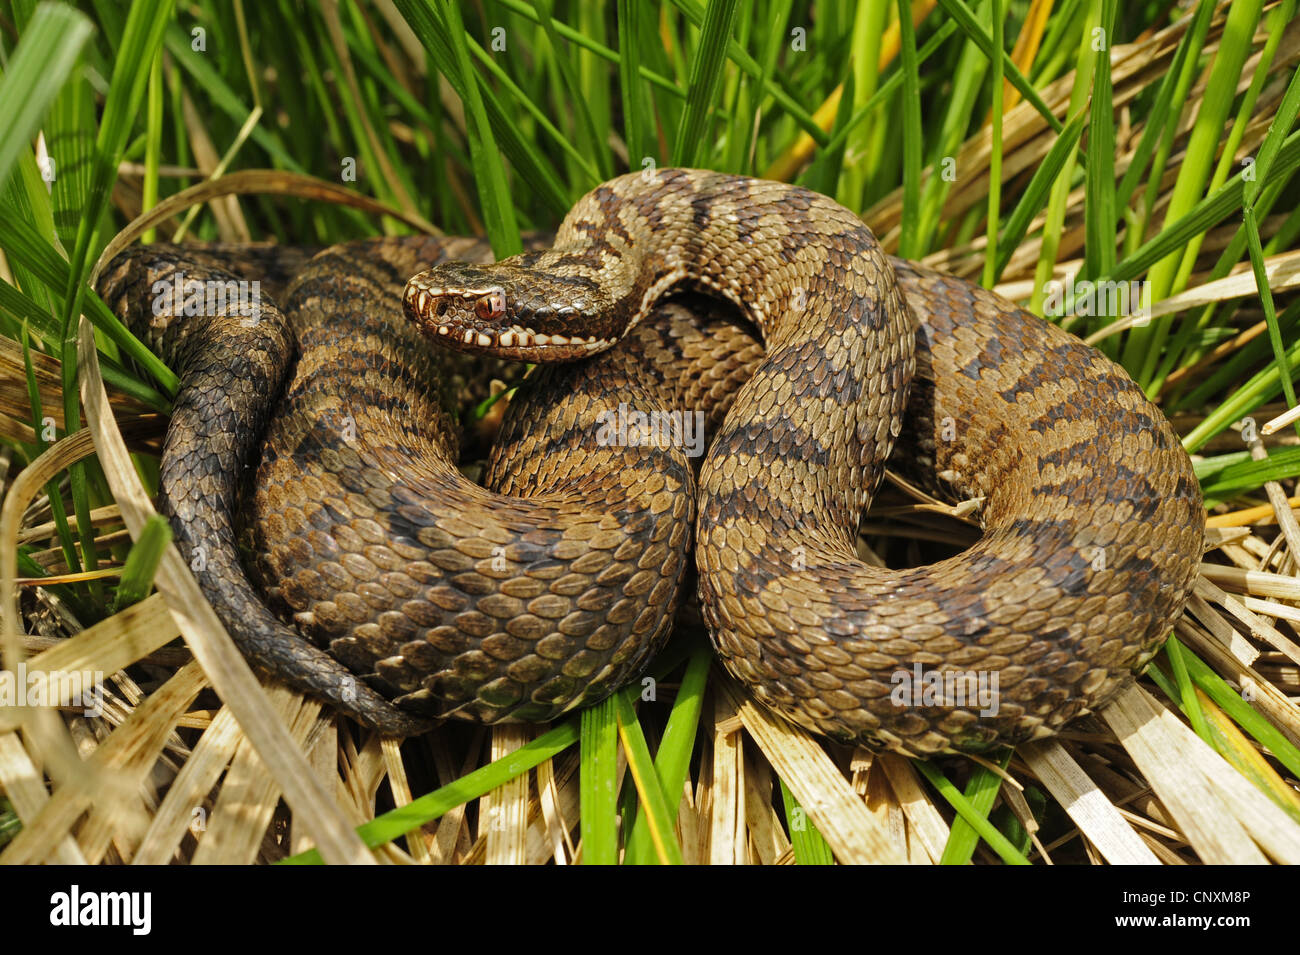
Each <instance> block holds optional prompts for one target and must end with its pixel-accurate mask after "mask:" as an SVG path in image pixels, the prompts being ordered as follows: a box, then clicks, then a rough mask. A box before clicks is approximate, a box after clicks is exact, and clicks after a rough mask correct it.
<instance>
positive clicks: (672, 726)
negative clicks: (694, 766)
mask: <svg viewBox="0 0 1300 955" xmlns="http://www.w3.org/2000/svg"><path fill="white" fill-rule="evenodd" d="M712 660H713V654H712V652H711V651H710V649H709V648H708V647H700V648H698V649H697V650H696V651H695V652H694V653H692V654H691V658H690V661H689V662H688V663H687V665H686V672H685V674H684V675H683V676H682V682H681V686H680V687H679V688H678V690H677V698H676V699H675V700H673V708H672V711H671V712H670V713H669V714H668V723H667V725H666V726H665V727H664V735H663V739H662V740H660V741H659V751H658V752H657V753H656V754H655V773H656V774H657V775H658V777H659V785H660V787H661V788H662V790H663V792H664V794H665V795H666V796H667V799H668V807H669V809H670V810H671V818H673V819H675V818H676V816H677V811H678V808H679V806H680V805H681V801H682V789H683V787H684V786H685V785H686V774H687V772H688V771H689V769H690V764H691V754H692V753H693V752H694V751H695V739H696V735H697V733H698V731H699V725H700V713H701V711H702V710H703V708H704V687H705V685H706V684H707V683H708V679H709V666H710V664H711V662H712ZM627 861H629V862H631V863H633V864H636V865H645V864H647V863H650V862H652V861H654V853H653V847H652V844H651V842H650V830H649V824H648V822H647V820H646V819H645V818H644V814H639V815H638V816H637V819H636V822H635V823H634V824H633V826H632V832H631V834H630V835H629V836H628V839H627Z"/></svg>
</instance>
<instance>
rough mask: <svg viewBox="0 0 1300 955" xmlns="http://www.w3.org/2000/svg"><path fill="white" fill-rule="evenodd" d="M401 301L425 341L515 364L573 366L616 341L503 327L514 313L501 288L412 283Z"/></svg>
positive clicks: (513, 325) (589, 336) (517, 327)
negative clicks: (574, 361) (447, 286)
mask: <svg viewBox="0 0 1300 955" xmlns="http://www.w3.org/2000/svg"><path fill="white" fill-rule="evenodd" d="M402 299H403V301H402V304H403V308H404V310H405V312H406V315H407V317H408V318H409V319H410V320H411V321H412V322H414V323H415V325H416V327H417V328H419V329H420V331H421V332H422V333H423V334H424V336H425V337H426V338H428V339H429V340H430V341H436V342H438V343H439V344H441V345H445V346H446V347H448V348H452V349H455V350H457V351H467V352H475V353H478V354H489V355H494V356H496V357H498V358H506V359H511V360H514V361H535V362H552V361H572V360H574V359H577V358H583V357H585V356H587V355H594V354H597V353H599V352H602V351H605V350H606V349H607V348H609V347H610V346H611V345H613V344H614V343H615V342H616V341H617V339H609V338H600V337H599V336H596V335H586V336H582V335H566V334H560V333H554V332H553V333H549V334H548V333H546V332H540V331H537V330H536V329H531V328H526V327H524V326H522V325H517V324H511V325H504V323H503V320H504V319H505V318H506V317H507V316H508V314H509V310H508V307H507V303H506V296H505V291H504V290H503V289H502V288H501V287H500V286H498V285H489V286H483V287H477V288H476V287H460V288H443V287H439V286H432V285H425V284H424V283H420V282H416V281H414V280H412V281H411V282H409V283H408V284H407V286H406V291H405V293H404V295H403V297H402Z"/></svg>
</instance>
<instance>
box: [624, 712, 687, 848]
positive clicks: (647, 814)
mask: <svg viewBox="0 0 1300 955" xmlns="http://www.w3.org/2000/svg"><path fill="white" fill-rule="evenodd" d="M631 692H636V688H635V686H634V687H633V688H632V691H631ZM614 707H615V710H614V713H615V717H616V718H617V720H618V736H619V739H620V740H622V742H623V752H624V753H626V754H627V768H628V772H629V773H631V775H632V781H633V782H634V783H635V784H636V791H637V794H638V795H639V796H640V800H641V812H640V813H638V814H637V819H638V821H640V819H642V818H644V819H645V821H646V828H647V831H648V832H649V835H650V841H651V843H652V844H653V845H654V849H655V854H656V855H657V856H658V859H659V861H660V862H661V863H662V864H664V865H681V864H682V847H681V845H679V844H678V842H677V836H676V832H675V829H676V826H675V820H676V813H675V812H673V810H672V808H671V807H670V802H669V799H668V797H667V796H666V795H665V793H664V789H663V786H662V785H661V784H660V781H659V775H658V773H657V772H656V771H655V765H654V761H653V760H652V759H651V758H650V747H649V746H647V745H646V741H645V734H644V733H643V732H642V730H641V724H640V723H639V722H637V718H636V710H634V709H633V708H632V703H631V701H630V700H629V698H628V691H627V690H624V691H623V692H621V693H615V694H614Z"/></svg>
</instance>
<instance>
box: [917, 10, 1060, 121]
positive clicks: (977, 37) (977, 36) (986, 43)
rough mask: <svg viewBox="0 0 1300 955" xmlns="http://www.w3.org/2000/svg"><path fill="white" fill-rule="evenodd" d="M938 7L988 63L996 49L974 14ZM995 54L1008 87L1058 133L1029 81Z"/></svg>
mask: <svg viewBox="0 0 1300 955" xmlns="http://www.w3.org/2000/svg"><path fill="white" fill-rule="evenodd" d="M939 6H940V7H942V8H943V11H944V12H945V13H947V14H948V16H949V17H951V18H952V19H953V21H955V22H956V24H957V26H958V27H959V28H960V29H961V31H962V32H963V33H965V34H966V36H967V37H968V38H969V39H970V40H971V41H972V42H973V43H975V45H976V46H978V47H979V48H980V52H982V53H983V54H984V55H985V56H986V57H988V58H989V59H990V60H991V59H993V57H994V50H995V49H996V48H995V47H994V46H993V37H991V36H989V34H988V31H986V30H985V29H984V28H983V27H982V26H980V24H979V21H978V20H976V19H975V14H973V13H971V10H970V7H968V6H966V4H964V3H963V2H962V0H939ZM908 16H909V14H904V15H903V18H902V20H900V21H899V22H900V24H901V23H902V22H903V20H906V21H907V22H909V23H910V22H911V21H910V20H909V19H908ZM998 54H999V55H1000V56H1001V57H1002V68H1003V70H1004V71H1005V73H1006V77H1007V79H1008V80H1009V81H1010V82H1011V85H1012V86H1014V87H1015V88H1016V91H1017V92H1019V93H1020V95H1021V96H1023V97H1024V98H1025V100H1026V101H1027V102H1029V103H1030V104H1031V105H1032V106H1033V107H1034V109H1036V110H1038V113H1039V115H1040V116H1042V117H1043V119H1044V120H1046V121H1047V125H1049V126H1051V127H1052V129H1054V130H1055V131H1056V132H1058V133H1059V132H1060V131H1061V128H1062V126H1061V121H1060V120H1059V119H1057V118H1056V114H1055V113H1053V112H1052V111H1051V110H1050V109H1048V108H1047V104H1046V103H1045V102H1043V98H1042V97H1041V96H1039V95H1038V90H1036V89H1034V87H1033V85H1032V84H1031V83H1030V82H1029V80H1027V79H1026V78H1025V74H1024V73H1021V72H1020V67H1018V66H1016V64H1015V62H1014V61H1013V60H1012V59H1011V57H1010V56H1009V55H1008V54H1007V52H1006V51H1005V50H999V51H998Z"/></svg>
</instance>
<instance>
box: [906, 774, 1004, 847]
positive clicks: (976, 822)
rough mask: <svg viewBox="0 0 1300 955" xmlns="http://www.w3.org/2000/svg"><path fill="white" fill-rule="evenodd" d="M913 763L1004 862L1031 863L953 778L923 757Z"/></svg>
mask: <svg viewBox="0 0 1300 955" xmlns="http://www.w3.org/2000/svg"><path fill="white" fill-rule="evenodd" d="M912 765H913V766H915V767H916V768H917V769H918V770H920V772H921V775H923V776H924V777H925V778H926V779H927V780H929V782H930V785H931V786H933V787H934V788H935V790H937V791H938V793H939V795H940V796H942V797H943V798H944V799H946V800H947V801H948V805H950V806H952V808H953V809H956V810H957V813H958V815H960V816H961V817H962V818H963V819H965V820H966V822H967V823H969V824H970V826H971V828H972V829H974V830H975V831H976V832H978V833H979V836H980V838H981V839H983V840H984V841H985V842H987V843H988V844H989V848H991V849H992V850H993V851H994V852H996V853H997V854H998V856H999V857H1000V858H1001V859H1002V861H1003V862H1005V863H1006V864H1007V865H1029V860H1028V859H1026V858H1025V857H1024V856H1023V855H1022V854H1021V853H1020V852H1018V851H1017V850H1016V847H1015V846H1013V845H1012V844H1011V842H1010V840H1008V839H1007V837H1006V836H1004V835H1003V834H1002V833H1000V832H999V831H998V830H997V829H996V828H995V827H994V825H993V823H991V822H989V821H988V819H986V818H985V817H984V815H983V814H981V813H980V812H979V811H977V810H976V809H975V807H974V806H972V805H971V804H970V802H969V801H968V800H967V799H966V797H965V796H963V795H962V794H961V793H960V792H958V791H957V787H956V786H954V785H953V784H952V780H950V779H949V778H948V777H947V776H945V775H944V774H943V773H941V772H939V770H937V769H935V768H934V766H932V765H930V764H929V763H928V762H926V761H925V760H923V759H914V760H912Z"/></svg>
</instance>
